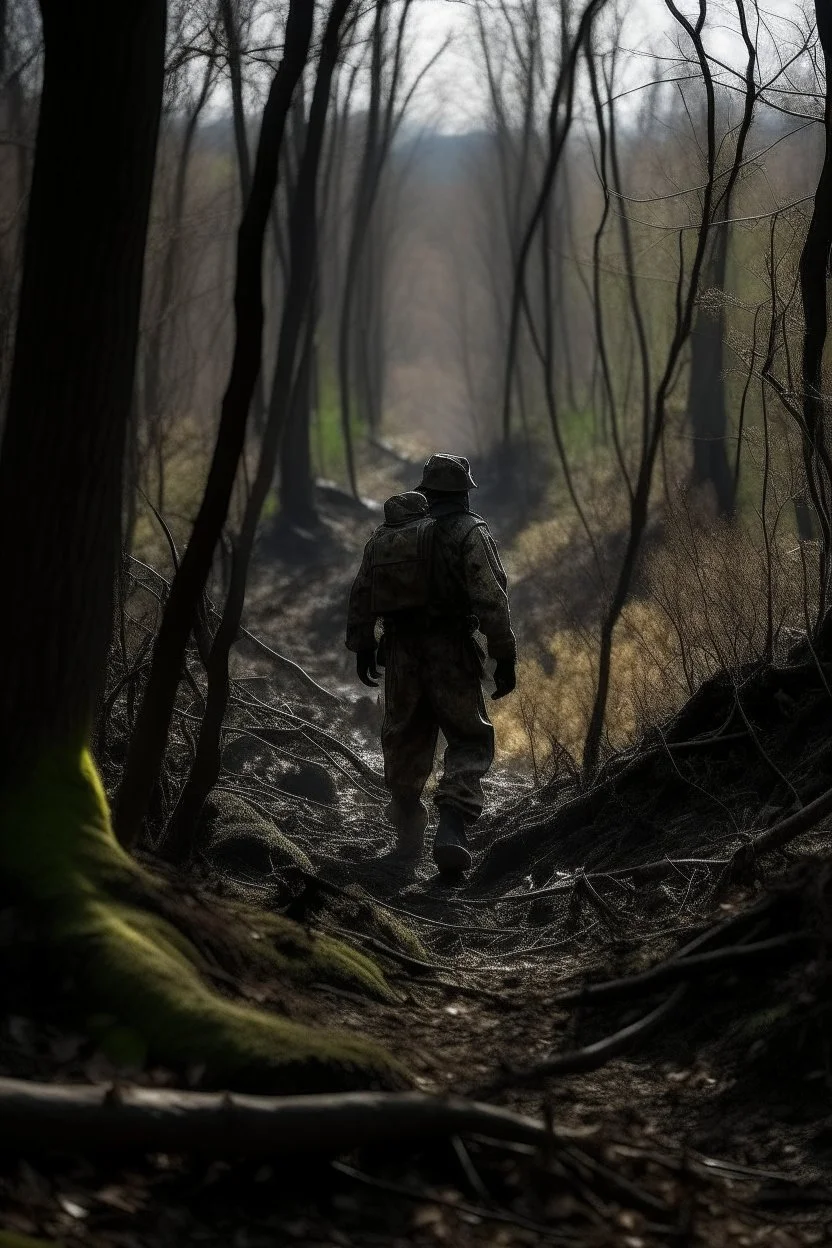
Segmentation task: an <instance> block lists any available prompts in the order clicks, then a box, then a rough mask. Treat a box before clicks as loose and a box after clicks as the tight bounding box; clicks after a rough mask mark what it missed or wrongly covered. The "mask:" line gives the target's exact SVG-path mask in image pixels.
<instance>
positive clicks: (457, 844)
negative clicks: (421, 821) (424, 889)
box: [433, 806, 471, 875]
mask: <svg viewBox="0 0 832 1248" xmlns="http://www.w3.org/2000/svg"><path fill="white" fill-rule="evenodd" d="M433 861H434V862H435V863H436V865H437V867H438V868H439V870H440V871H441V872H442V874H443V875H445V874H447V875H455V874H457V873H458V872H460V871H467V870H468V868H469V867H470V866H471V854H470V852H469V850H468V838H467V836H466V835H465V820H464V819H463V817H462V815H461V814H460V813H459V811H458V810H454V808H453V806H440V808H439V827H438V828H437V829H436V839H435V841H434V842H433Z"/></svg>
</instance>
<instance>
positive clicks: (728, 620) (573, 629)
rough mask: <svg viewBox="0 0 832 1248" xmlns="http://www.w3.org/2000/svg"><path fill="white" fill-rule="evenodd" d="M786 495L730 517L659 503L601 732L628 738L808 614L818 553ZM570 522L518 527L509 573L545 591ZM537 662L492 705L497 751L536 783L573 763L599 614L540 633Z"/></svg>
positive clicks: (782, 639) (621, 632) (589, 689)
mask: <svg viewBox="0 0 832 1248" xmlns="http://www.w3.org/2000/svg"><path fill="white" fill-rule="evenodd" d="M787 503H788V494H787V493H786V492H785V491H782V492H779V497H778V491H775V490H772V494H771V499H770V505H769V508H768V509H767V512H766V525H765V527H764V525H763V523H762V520H761V518H760V516H759V515H757V516H753V515H752V516H751V517H750V518H747V519H743V520H738V521H736V522H735V523H734V524H728V523H722V522H716V523H715V522H713V520H707V519H705V518H704V517H703V515H702V513H701V511H699V512H698V511H697V510H696V509H695V508H694V507H693V505H692V504H691V503H690V500H689V499H687V498H686V497H684V496H683V497H681V498H680V499H679V500H678V501H677V502H676V504H675V506H674V508H673V509H672V510H668V509H665V512H664V515H663V522H662V531H661V542H660V544H659V545H658V546H657V547H656V548H655V549H654V550H653V551H652V552H651V553H650V554H649V556H648V557H647V558H646V559H645V564H644V567H643V569H642V575H641V578H640V582H639V586H638V591H637V594H636V595H634V596H633V598H631V600H630V602H629V603H628V605H627V606H626V607H625V609H624V612H623V613H622V616H621V618H620V620H619V623H618V626H617V629H616V633H615V638H614V643H613V653H612V680H611V687H610V696H609V702H608V707H607V719H606V735H607V742H608V745H609V747H611V748H616V749H619V748H622V747H625V746H627V745H629V744H631V743H633V742H634V741H635V740H636V739H637V738H638V737H639V736H640V735H641V734H642V733H643V731H644V730H645V729H646V728H647V727H648V726H649V725H650V724H653V723H656V722H660V721H661V720H663V719H664V718H666V717H667V716H668V715H670V714H672V713H673V712H674V711H675V710H676V709H678V708H679V707H680V706H681V705H682V703H683V702H684V701H685V700H686V698H687V697H688V696H689V695H690V693H692V692H693V691H694V689H696V688H697V686H698V685H699V684H700V683H701V682H702V681H703V680H704V679H705V678H706V677H707V676H709V675H711V674H712V673H714V672H716V671H718V670H720V669H728V670H735V669H736V668H738V667H739V666H740V665H741V664H744V663H747V662H749V661H752V660H754V659H757V658H760V657H776V656H777V655H778V653H781V652H782V651H783V649H784V647H785V646H786V645H787V644H788V642H789V641H790V640H792V639H793V638H794V637H795V635H796V634H797V633H798V632H800V631H802V630H803V628H804V627H805V624H806V620H807V618H808V617H811V615H812V613H813V612H814V610H815V606H814V604H815V603H816V597H817V590H816V583H815V577H814V552H813V551H812V550H811V548H804V549H803V550H801V547H800V544H799V542H798V540H797V538H796V537H795V535H794V532H793V524H792V522H791V511H790V509H789V508H788V507H787ZM575 541H576V533H575V527H574V522H573V523H572V524H570V523H568V522H567V521H565V520H564V519H562V518H555V519H551V520H547V521H544V522H541V523H538V524H534V525H532V526H530V527H529V528H528V529H527V530H525V531H524V532H523V533H522V534H521V535H520V537H519V538H518V540H517V542H516V543H515V545H514V547H513V548H512V551H511V562H512V566H513V568H514V569H516V570H517V571H518V572H520V573H521V574H522V575H524V576H533V577H535V578H539V581H540V583H541V584H542V585H545V586H551V585H552V584H553V583H554V582H555V581H556V580H557V576H558V569H564V568H566V567H568V564H569V562H570V561H571V562H573V563H574V562H575V560H576V558H577V556H576V554H575ZM539 648H540V649H542V651H543V656H544V657H543V660H542V661H538V660H532V661H526V662H522V663H521V664H520V666H519V669H518V694H517V696H516V697H515V698H512V699H507V700H506V701H505V702H501V703H499V704H498V705H497V706H496V707H495V711H494V723H495V728H496V732H497V743H498V749H499V751H500V753H501V754H502V756H503V757H504V758H508V759H511V760H512V761H513V762H514V763H520V764H521V765H522V764H523V763H524V762H525V764H526V765H527V766H528V768H529V771H530V772H531V774H532V775H533V777H534V778H535V780H536V781H537V782H540V781H542V780H543V779H545V778H546V777H547V776H548V775H551V774H552V772H553V770H554V771H556V770H562V769H563V768H564V767H570V766H572V765H575V764H577V762H578V761H579V760H580V757H581V751H582V746H583V740H584V735H585V732H586V727H587V724H588V721H589V715H590V712H591V707H592V699H593V695H594V691H595V682H596V678H597V664H598V630H597V620H596V621H593V622H592V623H590V624H588V625H587V626H585V627H581V626H576V625H573V626H570V627H564V626H562V625H561V626H558V627H555V628H554V629H553V631H552V632H551V633H547V634H546V635H544V636H543V637H541V638H539Z"/></svg>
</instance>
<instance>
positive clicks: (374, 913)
mask: <svg viewBox="0 0 832 1248" xmlns="http://www.w3.org/2000/svg"><path fill="white" fill-rule="evenodd" d="M345 892H346V893H347V896H348V897H349V901H348V902H346V905H345V908H344V915H345V917H347V918H349V919H351V920H352V921H353V922H355V923H360V924H361V927H362V930H363V931H365V932H366V933H367V934H368V935H370V936H375V937H377V938H378V939H379V940H381V941H383V942H384V943H385V944H386V945H392V946H393V947H394V948H395V949H401V951H402V952H403V953H408V954H410V956H411V957H413V958H421V959H423V960H425V961H427V960H428V959H429V957H430V955H429V953H428V951H427V949H426V948H425V946H424V945H423V944H422V941H421V940H420V939H419V937H418V935H417V934H416V932H414V930H413V928H412V927H410V926H409V925H408V924H407V923H406V922H405V921H404V919H402V918H401V917H400V916H399V915H397V914H394V913H393V912H392V911H390V910H387V909H385V907H384V906H380V905H378V903H377V902H376V901H375V899H374V898H373V897H371V896H370V894H369V893H367V892H365V891H364V889H363V888H362V887H361V886H360V885H359V884H352V885H350V886H349V887H348V888H347V889H346V890H345Z"/></svg>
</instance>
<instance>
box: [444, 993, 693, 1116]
mask: <svg viewBox="0 0 832 1248" xmlns="http://www.w3.org/2000/svg"><path fill="white" fill-rule="evenodd" d="M686 992H687V984H680V985H679V987H678V988H677V989H676V990H675V992H673V993H671V995H670V996H669V997H668V998H667V999H666V1000H665V1001H663V1002H662V1003H661V1005H658V1006H656V1008H655V1010H652V1011H651V1012H650V1013H649V1014H645V1016H644V1017H643V1018H640V1019H638V1020H637V1021H636V1022H634V1023H630V1024H629V1025H628V1026H627V1027H622V1028H621V1030H620V1031H616V1032H613V1034H612V1035H611V1036H605V1037H604V1038H603V1040H596V1041H595V1043H594V1044H588V1045H586V1046H585V1047H584V1048H582V1049H573V1050H572V1052H571V1053H557V1054H554V1055H553V1056H552V1057H548V1058H545V1059H544V1060H543V1061H542V1062H535V1064H534V1065H533V1066H526V1067H525V1068H522V1067H521V1068H511V1069H509V1070H506V1071H505V1073H504V1074H501V1075H499V1076H498V1077H497V1078H496V1079H493V1080H491V1081H490V1082H489V1083H486V1084H480V1085H478V1086H476V1087H475V1088H471V1089H469V1094H470V1095H471V1096H490V1095H493V1094H494V1093H495V1092H501V1091H502V1090H503V1089H504V1088H516V1087H523V1086H525V1087H528V1086H529V1085H532V1084H539V1083H542V1082H543V1081H544V1080H545V1079H551V1078H556V1077H558V1076H561V1075H582V1074H586V1073H587V1072H588V1071H591V1070H598V1069H599V1068H600V1067H601V1066H605V1065H606V1064H607V1062H609V1061H611V1060H612V1059H613V1058H614V1057H619V1056H620V1055H621V1054H622V1053H625V1052H626V1051H627V1049H629V1048H631V1046H632V1045H633V1044H635V1042H636V1041H637V1040H645V1039H646V1038H647V1037H648V1036H649V1035H652V1033H653V1032H654V1031H655V1030H656V1028H657V1027H658V1026H659V1024H660V1023H663V1022H664V1021H665V1019H666V1018H667V1017H668V1015H669V1014H671V1013H672V1012H673V1010H675V1009H676V1006H677V1005H679V1003H680V1002H681V1000H682V998H683V997H684V995H685V993H686Z"/></svg>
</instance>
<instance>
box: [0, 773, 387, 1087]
mask: <svg viewBox="0 0 832 1248" xmlns="http://www.w3.org/2000/svg"><path fill="white" fill-rule="evenodd" d="M0 881H2V885H3V887H4V889H5V888H7V887H8V888H9V889H10V890H11V893H12V895H13V896H14V897H15V900H16V902H17V904H18V905H22V906H23V907H24V909H26V910H28V912H29V913H30V914H31V916H32V917H33V918H34V919H35V921H36V923H37V926H38V930H39V932H40V937H41V939H42V941H43V943H44V944H45V945H47V946H48V947H49V950H50V957H51V958H52V960H53V961H54V959H55V958H60V959H61V961H62V962H63V963H64V964H65V965H66V968H67V971H68V973H70V974H71V976H72V979H73V981H74V985H75V993H74V1000H73V1006H74V1009H75V1012H77V1013H80V1014H81V1015H82V1017H83V1018H84V1020H85V1021H86V1024H87V1027H88V1028H91V1029H92V1030H93V1031H95V1030H98V1029H99V1028H100V1027H101V1022H102V1020H101V1015H102V1014H104V1015H106V1025H105V1026H104V1031H105V1033H106V1032H109V1033H110V1035H111V1038H112V1036H113V1035H116V1036H119V1035H120V1036H121V1038H122V1039H123V1038H124V1036H125V1035H129V1036H130V1037H131V1041H130V1047H131V1049H132V1051H133V1052H138V1051H139V1050H141V1051H142V1052H146V1054H147V1057H148V1060H151V1061H154V1062H157V1063H161V1064H165V1065H172V1066H177V1067H179V1066H185V1065H188V1064H192V1063H195V1062H198V1063H201V1064H203V1065H204V1067H205V1072H206V1075H205V1077H206V1080H207V1081H209V1082H212V1083H221V1084H225V1085H229V1086H234V1087H258V1088H262V1089H269V1090H273V1091H290V1090H291V1091H294V1092H300V1091H313V1090H315V1091H317V1090H323V1089H330V1088H347V1087H367V1086H368V1085H372V1084H381V1085H384V1086H396V1085H400V1084H401V1083H402V1082H403V1072H402V1071H401V1069H400V1067H398V1065H397V1064H396V1063H395V1062H394V1061H393V1059H392V1058H391V1057H389V1055H387V1054H386V1053H385V1052H384V1051H383V1050H381V1049H380V1048H378V1047H376V1046H374V1045H372V1044H371V1043H369V1042H368V1041H365V1040H364V1039H362V1038H359V1037H356V1036H353V1035H348V1034H340V1033H336V1032H329V1031H324V1030H318V1029H315V1028H312V1027H308V1026H304V1025H301V1024H298V1023H294V1022H290V1021H288V1020H286V1019H282V1018H277V1017H274V1016H271V1015H269V1014H266V1013H264V1012H262V1011H259V1010H256V1009H253V1008H251V1007H249V1006H247V1005H240V1004H237V1003H236V1002H229V1001H226V1000H224V999H223V998H221V997H219V996H218V995H217V994H216V993H214V992H213V991H212V990H211V989H210V988H209V987H207V985H206V984H205V983H204V982H203V980H202V978H201V976H200V973H199V968H200V966H201V962H202V960H201V958H200V955H199V953H198V952H197V950H196V949H195V948H194V947H193V945H192V944H191V942H190V941H189V940H188V939H187V937H186V936H184V935H183V934H182V933H181V932H179V931H178V930H177V929H176V928H175V927H173V926H172V925H171V924H170V923H168V922H167V921H166V920H165V919H163V918H160V917H159V916H158V915H157V914H154V913H153V912H152V911H151V910H150V909H149V908H144V907H143V906H142V905H141V904H140V902H139V898H140V896H141V893H142V890H143V889H146V890H147V891H148V893H150V892H151V891H152V887H153V885H152V880H151V879H150V877H148V876H147V875H146V874H145V873H143V872H142V871H141V870H140V868H138V867H137V865H136V864H135V863H134V862H133V860H132V859H131V858H129V857H128V855H127V854H126V853H125V852H124V851H123V850H122V849H121V848H120V846H119V845H118V843H117V842H116V840H115V837H114V835H113V831H112V827H111V824H110V816H109V809H108V806H107V801H106V798H105V795H104V792H103V789H102V786H101V781H100V779H99V776H98V773H97V771H96V769H95V766H94V764H93V762H92V759H91V757H90V755H89V752H88V750H86V749H85V748H83V749H78V750H75V751H70V750H66V751H62V752H56V753H54V754H52V755H51V756H49V757H44V758H43V759H42V760H41V761H40V763H39V765H38V767H37V768H36V770H35V771H34V772H33V774H31V775H30V776H29V777H28V778H27V780H26V782H25V783H23V784H21V785H19V786H18V787H17V788H16V789H15V790H14V791H7V792H6V793H5V794H3V796H2V798H0ZM291 927H292V925H290V924H288V922H287V921H285V920H284V921H283V923H282V924H281V927H280V932H279V933H278V932H277V929H275V928H272V927H270V933H272V939H271V950H272V952H271V953H270V954H267V955H266V956H268V957H272V956H273V958H274V964H275V966H276V967H278V968H280V969H289V968H291V970H292V973H293V975H294V976H295V977H296V978H302V977H304V978H305V977H308V978H311V979H320V978H322V977H323V978H326V977H332V978H335V979H337V980H341V982H350V983H351V984H353V985H355V984H356V983H358V984H360V985H361V986H363V987H365V988H367V989H369V990H370V991H372V992H374V993H375V994H376V995H384V994H388V993H389V990H388V989H387V986H386V984H385V982H384V979H383V977H382V975H381V972H380V971H379V970H378V969H377V968H376V967H375V966H374V965H373V964H372V963H371V962H370V961H369V959H367V958H365V957H363V956H362V955H360V954H358V953H356V952H355V951H354V950H351V949H349V948H347V947H346V946H344V945H339V944H338V943H337V942H335V941H323V940H319V941H312V940H311V939H310V938H309V937H308V936H306V935H305V933H303V932H302V931H301V930H300V929H296V930H295V931H294V932H293V931H292V930H291ZM278 934H279V935H280V936H281V937H282V944H281V941H279V940H277V939H275V937H276V936H277V935H278ZM261 943H263V942H261ZM260 956H263V955H260ZM96 1018H97V1020H98V1021H97V1022H96Z"/></svg>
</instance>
